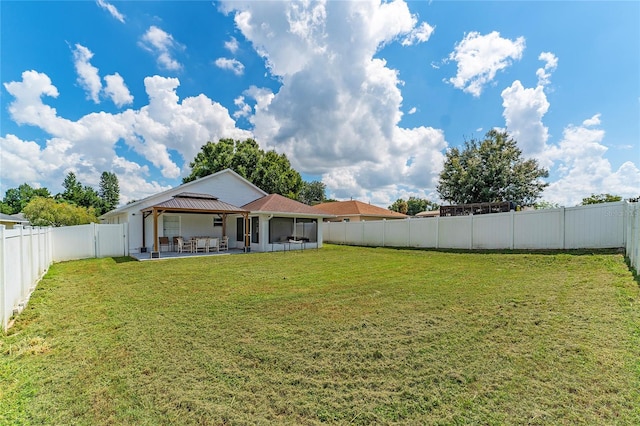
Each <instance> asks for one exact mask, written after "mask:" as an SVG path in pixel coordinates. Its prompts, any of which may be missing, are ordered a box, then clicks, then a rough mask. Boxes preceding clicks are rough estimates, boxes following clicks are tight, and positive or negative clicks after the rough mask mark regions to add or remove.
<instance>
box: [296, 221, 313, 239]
mask: <svg viewBox="0 0 640 426" xmlns="http://www.w3.org/2000/svg"><path fill="white" fill-rule="evenodd" d="M296 237H297V238H305V239H307V241H309V242H311V243H316V242H318V221H317V220H316V219H296Z"/></svg>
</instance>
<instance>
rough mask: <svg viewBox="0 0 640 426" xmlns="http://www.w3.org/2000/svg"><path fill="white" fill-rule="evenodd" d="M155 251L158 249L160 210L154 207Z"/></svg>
mask: <svg viewBox="0 0 640 426" xmlns="http://www.w3.org/2000/svg"><path fill="white" fill-rule="evenodd" d="M153 251H156V252H157V251H158V210H157V209H155V208H154V209H153Z"/></svg>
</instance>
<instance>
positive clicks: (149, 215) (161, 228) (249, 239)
mask: <svg viewBox="0 0 640 426" xmlns="http://www.w3.org/2000/svg"><path fill="white" fill-rule="evenodd" d="M238 206H241V207H238ZM327 216H331V215H330V214H327V213H324V212H318V211H315V210H312V209H311V208H310V207H309V206H307V205H305V204H302V203H299V202H297V201H293V200H290V199H288V198H285V197H282V196H280V195H269V194H267V193H266V192H264V191H263V190H261V189H260V188H258V187H257V186H255V185H253V184H252V183H251V182H249V181H248V180H246V179H245V178H243V177H242V176H240V175H239V174H237V173H236V172H234V171H233V170H231V169H226V170H222V171H220V172H217V173H214V174H212V175H209V176H205V177H203V178H200V179H196V180H194V181H192V182H188V183H185V184H182V185H180V186H177V187H175V188H171V189H169V190H167V191H164V192H161V193H159V194H155V195H152V196H150V197H147V198H145V199H143V200H139V201H136V202H133V203H131V204H127V205H125V206H123V207H120V208H118V209H115V210H112V211H110V212H108V213H105V214H104V215H102V216H101V217H100V220H101V221H102V222H103V223H128V238H129V250H130V252H131V253H140V252H145V251H158V248H159V238H160V237H168V238H169V239H170V240H171V241H173V238H174V237H178V236H182V237H185V238H189V237H195V236H211V237H214V238H221V237H223V236H227V237H229V248H232V249H233V248H239V249H244V250H245V251H271V250H283V249H284V248H285V247H284V245H283V244H278V243H280V242H281V239H282V238H283V237H287V238H291V239H296V240H299V239H303V238H304V239H305V241H307V242H308V244H305V246H306V247H314V248H315V247H322V227H321V226H317V222H318V220H320V221H322V219H323V218H324V217H327ZM274 219H275V220H274ZM271 221H274V222H273V223H271ZM313 224H315V225H313Z"/></svg>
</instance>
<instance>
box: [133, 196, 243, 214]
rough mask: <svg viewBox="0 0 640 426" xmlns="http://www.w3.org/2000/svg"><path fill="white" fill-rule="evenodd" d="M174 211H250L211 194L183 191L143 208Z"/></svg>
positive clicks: (147, 210) (144, 210)
mask: <svg viewBox="0 0 640 426" xmlns="http://www.w3.org/2000/svg"><path fill="white" fill-rule="evenodd" d="M153 210H156V211H163V212H165V211H173V212H185V213H248V211H247V210H244V209H243V208H241V207H237V206H234V205H232V204H229V203H225V202H224V201H220V200H218V198H216V197H214V196H213V195H209V194H199V193H195V192H181V193H179V194H176V195H174V196H173V198H171V199H170V200H166V201H163V202H161V203H158V204H155V205H153V206H150V207H147V208H146V209H143V210H142V211H143V212H151V211H153Z"/></svg>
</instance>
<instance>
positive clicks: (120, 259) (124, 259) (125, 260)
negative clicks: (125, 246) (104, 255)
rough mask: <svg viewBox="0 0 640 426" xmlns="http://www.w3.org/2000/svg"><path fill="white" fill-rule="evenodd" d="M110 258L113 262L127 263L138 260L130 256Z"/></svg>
mask: <svg viewBox="0 0 640 426" xmlns="http://www.w3.org/2000/svg"><path fill="white" fill-rule="evenodd" d="M111 259H113V261H114V262H116V263H128V262H137V261H138V260H137V259H135V258H133V257H131V256H119V257H112V258H111Z"/></svg>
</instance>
